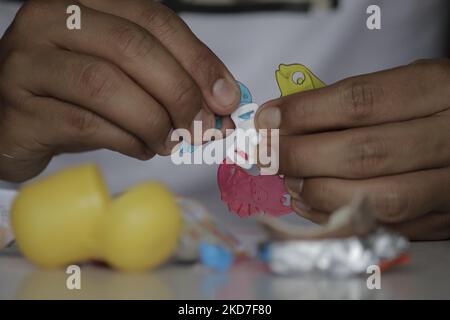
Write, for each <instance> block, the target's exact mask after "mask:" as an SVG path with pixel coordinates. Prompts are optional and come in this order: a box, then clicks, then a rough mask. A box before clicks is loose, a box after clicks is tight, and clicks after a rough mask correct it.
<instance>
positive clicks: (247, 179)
mask: <svg viewBox="0 0 450 320" xmlns="http://www.w3.org/2000/svg"><path fill="white" fill-rule="evenodd" d="M217 179H218V182H219V188H220V192H221V195H222V201H224V202H226V203H227V204H228V208H229V210H230V211H231V212H234V213H236V214H238V215H239V216H240V217H248V216H252V215H255V214H259V213H263V214H269V215H272V216H281V215H284V214H288V213H291V212H292V209H291V207H290V204H289V203H288V202H289V196H288V193H287V191H286V188H285V187H284V182H283V178H282V177H280V176H277V175H276V176H253V175H251V174H249V173H247V171H245V170H244V169H243V168H241V167H240V166H238V165H236V164H227V163H225V162H224V163H223V164H221V165H220V167H219V171H218V172H217Z"/></svg>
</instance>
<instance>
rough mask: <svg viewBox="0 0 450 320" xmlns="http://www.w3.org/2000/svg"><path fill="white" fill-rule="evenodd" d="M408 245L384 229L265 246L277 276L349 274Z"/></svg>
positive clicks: (403, 250) (389, 257)
mask: <svg viewBox="0 0 450 320" xmlns="http://www.w3.org/2000/svg"><path fill="white" fill-rule="evenodd" d="M408 246H409V242H408V240H407V239H406V238H404V237H402V236H400V235H398V234H396V233H392V232H390V231H388V230H386V229H384V228H378V229H377V230H376V231H374V232H373V233H371V234H369V235H367V236H363V237H358V236H354V237H349V238H346V239H325V240H291V241H283V242H272V243H271V244H269V245H268V247H267V250H268V265H269V267H270V269H271V270H272V271H273V272H274V273H276V274H279V275H296V274H301V273H305V272H321V273H327V274H330V275H333V276H349V275H356V274H362V273H366V271H367V268H368V267H369V266H371V265H379V264H380V263H381V262H383V261H389V260H393V259H396V258H397V257H399V256H401V255H402V254H404V253H406V251H407V249H408Z"/></svg>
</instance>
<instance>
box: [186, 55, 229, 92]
mask: <svg viewBox="0 0 450 320" xmlns="http://www.w3.org/2000/svg"><path fill="white" fill-rule="evenodd" d="M215 62H216V61H215V59H213V53H212V52H211V51H210V50H209V49H208V48H206V47H203V46H199V47H198V48H197V49H195V50H194V51H193V53H192V58H191V64H190V66H189V69H190V70H189V72H190V73H191V74H194V75H197V76H198V77H199V78H201V79H203V81H202V82H204V83H206V84H208V85H212V84H213V83H214V82H215V81H216V80H217V79H218V78H219V77H220V73H221V72H222V68H221V66H219V65H217V64H216V63H215Z"/></svg>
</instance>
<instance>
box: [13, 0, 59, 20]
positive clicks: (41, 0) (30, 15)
mask: <svg viewBox="0 0 450 320" xmlns="http://www.w3.org/2000/svg"><path fill="white" fill-rule="evenodd" d="M60 4H61V1H55V0H31V1H27V2H25V4H24V5H23V6H22V7H21V8H20V10H19V11H18V13H17V15H16V19H15V23H17V24H18V25H28V24H29V23H34V22H35V21H42V20H44V18H48V16H49V15H50V14H51V12H52V11H53V9H54V7H55V5H60Z"/></svg>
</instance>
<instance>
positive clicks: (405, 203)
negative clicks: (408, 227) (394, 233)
mask: <svg viewBox="0 0 450 320" xmlns="http://www.w3.org/2000/svg"><path fill="white" fill-rule="evenodd" d="M373 201H374V205H373V206H374V209H375V212H376V214H377V216H378V218H379V219H380V220H381V221H382V222H386V223H398V222H402V221H404V220H405V219H406V218H407V215H408V212H409V210H410V209H411V197H409V195H408V194H405V192H403V191H401V190H399V189H398V188H393V187H389V188H387V189H385V190H384V191H383V192H381V193H379V194H375V196H374V200H373Z"/></svg>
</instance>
